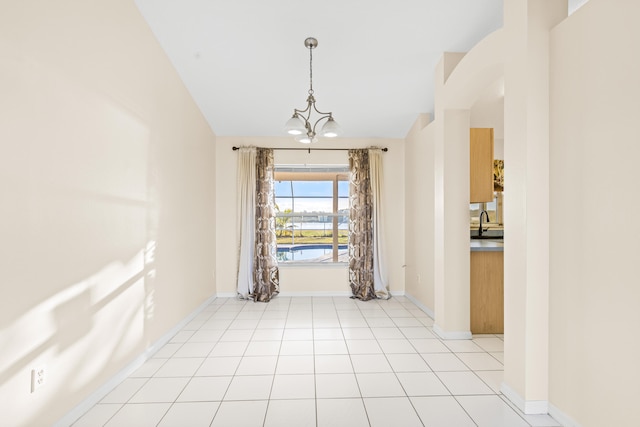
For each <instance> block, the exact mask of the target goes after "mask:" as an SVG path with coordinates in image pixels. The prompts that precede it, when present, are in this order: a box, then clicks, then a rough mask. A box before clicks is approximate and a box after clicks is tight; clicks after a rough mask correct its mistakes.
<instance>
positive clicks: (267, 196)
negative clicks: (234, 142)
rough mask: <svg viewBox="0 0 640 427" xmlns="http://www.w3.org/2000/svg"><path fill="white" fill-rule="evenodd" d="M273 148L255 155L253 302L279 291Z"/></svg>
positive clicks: (262, 150)
mask: <svg viewBox="0 0 640 427" xmlns="http://www.w3.org/2000/svg"><path fill="white" fill-rule="evenodd" d="M274 193H275V186H274V182H273V149H270V148H258V149H257V156H256V210H255V227H256V230H255V254H254V272H253V273H254V274H253V278H254V283H255V284H254V292H253V299H254V300H255V301H262V302H267V301H269V300H271V298H273V297H274V296H276V295H277V294H278V293H279V292H280V278H279V275H280V273H279V271H278V258H277V246H276V207H275V197H274Z"/></svg>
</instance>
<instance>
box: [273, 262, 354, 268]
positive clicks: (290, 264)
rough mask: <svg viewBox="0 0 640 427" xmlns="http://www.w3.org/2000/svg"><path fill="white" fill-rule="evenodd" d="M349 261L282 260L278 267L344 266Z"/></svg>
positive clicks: (347, 264) (346, 265)
mask: <svg viewBox="0 0 640 427" xmlns="http://www.w3.org/2000/svg"><path fill="white" fill-rule="evenodd" d="M348 266H349V263H348V262H303V261H300V262H281V263H278V268H344V267H348Z"/></svg>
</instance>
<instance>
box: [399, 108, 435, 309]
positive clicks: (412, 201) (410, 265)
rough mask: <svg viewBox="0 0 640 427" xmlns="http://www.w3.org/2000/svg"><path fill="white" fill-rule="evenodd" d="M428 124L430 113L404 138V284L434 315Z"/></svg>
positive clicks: (431, 156)
mask: <svg viewBox="0 0 640 427" xmlns="http://www.w3.org/2000/svg"><path fill="white" fill-rule="evenodd" d="M428 124H429V117H428V115H426V114H425V115H421V116H420V117H418V119H417V120H416V122H415V123H414V124H413V126H412V127H411V130H410V131H409V133H408V134H407V137H406V138H405V160H404V162H405V183H406V187H405V221H404V230H405V231H404V232H405V236H406V240H405V248H406V249H405V253H406V265H407V266H406V270H405V286H406V293H407V295H409V296H411V297H413V298H415V299H416V300H417V301H418V302H419V303H420V304H421V305H422V307H423V308H427V309H428V310H429V312H430V314H431V315H432V316H433V314H434V308H435V300H434V274H433V265H434V245H433V241H434V221H435V219H434V215H435V210H434V199H435V194H434V192H435V182H434V180H435V175H434V170H433V165H434V161H435V159H434V134H433V133H434V129H435V128H434V127H433V126H427V125H428Z"/></svg>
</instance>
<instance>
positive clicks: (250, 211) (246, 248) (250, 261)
mask: <svg viewBox="0 0 640 427" xmlns="http://www.w3.org/2000/svg"><path fill="white" fill-rule="evenodd" d="M237 183H238V199H237V200H238V215H239V218H238V229H237V237H238V243H239V246H238V276H237V284H236V285H237V291H238V297H239V298H242V299H247V298H250V295H251V294H253V289H254V288H255V283H254V279H253V271H254V269H253V265H254V258H255V257H254V248H255V246H256V147H241V148H240V152H239V153H238V175H237Z"/></svg>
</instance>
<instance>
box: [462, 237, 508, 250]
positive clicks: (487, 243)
mask: <svg viewBox="0 0 640 427" xmlns="http://www.w3.org/2000/svg"><path fill="white" fill-rule="evenodd" d="M470 246H471V252H481V251H482V252H502V251H504V241H503V240H502V239H495V240H489V239H486V240H474V239H471V243H470Z"/></svg>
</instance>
